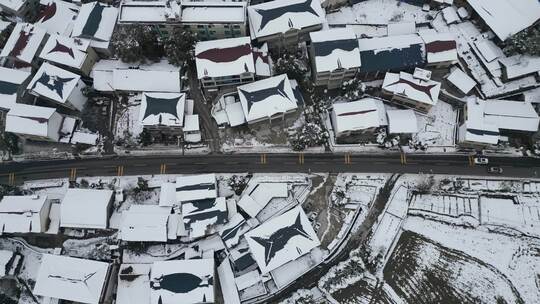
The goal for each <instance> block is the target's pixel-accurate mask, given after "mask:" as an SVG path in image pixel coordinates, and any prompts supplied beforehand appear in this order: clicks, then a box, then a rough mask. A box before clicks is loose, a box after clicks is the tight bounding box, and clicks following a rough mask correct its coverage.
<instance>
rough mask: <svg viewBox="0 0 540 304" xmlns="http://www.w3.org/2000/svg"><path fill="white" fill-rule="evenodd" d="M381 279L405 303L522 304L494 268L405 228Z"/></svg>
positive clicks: (514, 291) (516, 293) (510, 285)
mask: <svg viewBox="0 0 540 304" xmlns="http://www.w3.org/2000/svg"><path fill="white" fill-rule="evenodd" d="M384 279H385V280H386V282H387V283H388V284H389V285H390V286H391V287H392V288H393V289H394V290H395V292H396V293H397V294H398V295H399V296H400V297H401V298H402V299H403V300H405V302H407V303H415V304H421V303H426V304H434V303H444V304H453V303H456V304H458V303H459V304H467V303H471V304H472V303H475V304H476V303H486V304H487V303H490V304H491V303H497V304H502V303H508V304H510V303H524V301H523V300H522V299H521V297H520V296H519V294H518V292H517V291H516V289H515V288H514V286H513V285H512V284H511V282H510V281H509V280H508V279H507V278H506V277H505V276H504V275H502V274H501V273H500V272H499V271H498V270H497V269H495V268H494V267H492V266H490V265H487V264H485V263H483V262H482V261H480V260H478V259H475V258H473V257H471V256H468V255H466V254H464V253H463V252H460V251H454V250H450V249H448V248H445V247H442V246H440V245H438V244H437V243H434V242H432V241H430V240H429V239H426V238H424V237H422V236H420V235H418V234H415V233H413V232H409V231H405V232H403V234H402V235H401V238H400V239H399V242H398V245H397V246H396V249H395V250H394V252H393V254H392V256H391V257H390V260H389V261H388V263H387V264H386V266H385V269H384Z"/></svg>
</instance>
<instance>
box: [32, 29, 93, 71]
mask: <svg viewBox="0 0 540 304" xmlns="http://www.w3.org/2000/svg"><path fill="white" fill-rule="evenodd" d="M89 47H90V43H89V42H88V41H87V40H81V39H77V38H69V37H66V36H60V35H51V36H50V37H49V40H47V43H45V46H44V47H43V50H42V51H41V55H39V58H41V59H44V60H46V61H51V62H55V63H59V64H62V65H65V66H68V67H73V68H76V69H80V68H82V65H83V63H84V61H85V60H86V57H87V56H88V54H87V50H88V48H89Z"/></svg>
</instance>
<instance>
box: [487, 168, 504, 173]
mask: <svg viewBox="0 0 540 304" xmlns="http://www.w3.org/2000/svg"><path fill="white" fill-rule="evenodd" d="M488 173H495V174H501V173H503V169H502V168H501V167H489V168H488Z"/></svg>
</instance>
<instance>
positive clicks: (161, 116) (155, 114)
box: [139, 92, 186, 127]
mask: <svg viewBox="0 0 540 304" xmlns="http://www.w3.org/2000/svg"><path fill="white" fill-rule="evenodd" d="M185 101H186V94H184V93H149V92H145V93H143V94H142V101H141V108H140V112H139V113H140V115H139V118H140V121H141V123H142V124H143V125H144V126H157V125H161V126H170V127H181V126H182V125H183V124H184V105H185Z"/></svg>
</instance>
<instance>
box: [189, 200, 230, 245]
mask: <svg viewBox="0 0 540 304" xmlns="http://www.w3.org/2000/svg"><path fill="white" fill-rule="evenodd" d="M182 216H183V219H184V225H185V228H186V230H187V231H189V235H190V236H191V237H193V238H197V237H201V236H204V235H206V232H207V229H208V228H209V227H211V226H213V225H217V224H224V223H226V222H227V219H228V212H227V202H226V200H225V198H224V197H218V198H211V199H203V200H198V201H191V202H188V203H183V204H182Z"/></svg>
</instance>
